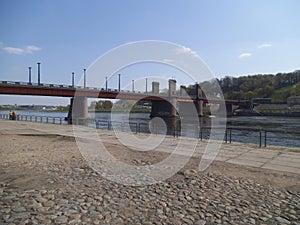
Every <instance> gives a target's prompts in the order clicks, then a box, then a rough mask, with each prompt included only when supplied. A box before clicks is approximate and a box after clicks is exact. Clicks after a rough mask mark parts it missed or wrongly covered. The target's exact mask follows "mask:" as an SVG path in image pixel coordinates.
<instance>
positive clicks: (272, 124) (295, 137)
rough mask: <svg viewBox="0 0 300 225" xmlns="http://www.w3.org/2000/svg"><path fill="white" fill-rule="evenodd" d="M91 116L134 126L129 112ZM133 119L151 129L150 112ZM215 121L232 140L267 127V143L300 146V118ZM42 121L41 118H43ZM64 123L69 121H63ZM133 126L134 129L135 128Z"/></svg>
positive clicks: (254, 139)
mask: <svg viewBox="0 0 300 225" xmlns="http://www.w3.org/2000/svg"><path fill="white" fill-rule="evenodd" d="M16 113H17V114H18V115H33V116H44V117H45V118H43V122H46V117H57V118H58V117H62V118H64V117H66V116H67V112H47V111H35V110H20V111H18V110H17V111H16ZM0 114H8V111H7V110H1V111H0ZM90 117H92V118H95V119H97V120H99V121H102V122H100V123H99V124H98V126H99V127H100V128H107V125H108V124H107V122H106V123H105V121H114V122H113V125H114V128H117V129H124V130H126V129H130V128H129V127H130V126H126V124H125V123H124V121H126V120H128V114H125V113H114V114H110V113H95V114H94V113H90ZM129 120H130V122H131V123H132V124H131V130H134V129H138V130H139V131H145V132H147V131H149V125H148V124H149V121H150V118H149V114H144V113H132V114H130V119H129ZM200 120H201V121H200V123H201V126H202V127H204V128H205V127H210V123H211V120H212V119H211V118H200ZM214 120H215V121H216V122H217V123H219V124H224V123H225V122H226V125H227V128H232V131H231V138H232V141H237V142H244V143H256V144H259V141H260V138H259V136H260V132H259V130H267V139H266V140H267V145H277V146H289V147H300V118H297V117H267V116H259V117H229V118H227V119H225V118H215V119H214ZM38 121H40V118H39V119H38ZM63 123H65V121H63ZM118 124H119V125H118ZM124 124H125V126H124ZM189 125H190V126H191V132H187V133H185V135H188V136H193V137H195V136H199V135H198V134H194V133H193V132H192V131H194V129H192V127H193V126H195V124H192V123H191V124H189ZM132 126H133V127H134V128H132ZM118 127H119V128H118ZM108 128H109V127H108ZM110 128H111V127H110ZM203 131H204V132H203V137H204V138H205V137H208V135H207V134H206V133H205V132H206V131H207V132H209V129H203ZM261 135H262V138H261V140H262V145H263V144H264V132H262V133H261ZM228 140H229V136H228Z"/></svg>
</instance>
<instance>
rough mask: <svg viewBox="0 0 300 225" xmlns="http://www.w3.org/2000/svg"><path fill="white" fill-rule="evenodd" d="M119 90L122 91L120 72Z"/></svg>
mask: <svg viewBox="0 0 300 225" xmlns="http://www.w3.org/2000/svg"><path fill="white" fill-rule="evenodd" d="M119 92H121V74H119Z"/></svg>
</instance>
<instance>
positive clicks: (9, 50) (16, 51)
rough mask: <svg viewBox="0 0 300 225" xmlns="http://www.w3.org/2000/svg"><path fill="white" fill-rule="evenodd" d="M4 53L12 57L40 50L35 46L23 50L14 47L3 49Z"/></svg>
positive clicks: (28, 46)
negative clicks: (12, 55)
mask: <svg viewBox="0 0 300 225" xmlns="http://www.w3.org/2000/svg"><path fill="white" fill-rule="evenodd" d="M2 49H3V50H4V51H5V52H7V53H9V54H14V55H22V54H32V53H33V52H36V51H40V50H42V49H41V48H40V47H38V46H35V45H27V46H26V47H24V48H15V47H3V48H2Z"/></svg>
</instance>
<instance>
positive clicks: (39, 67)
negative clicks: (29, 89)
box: [37, 62, 41, 85]
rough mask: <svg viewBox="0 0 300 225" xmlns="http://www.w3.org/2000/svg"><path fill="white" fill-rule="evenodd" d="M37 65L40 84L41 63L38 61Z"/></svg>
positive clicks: (39, 82)
mask: <svg viewBox="0 0 300 225" xmlns="http://www.w3.org/2000/svg"><path fill="white" fill-rule="evenodd" d="M37 65H38V85H40V84H41V63H40V62H38V63H37Z"/></svg>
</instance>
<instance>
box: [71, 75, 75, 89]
mask: <svg viewBox="0 0 300 225" xmlns="http://www.w3.org/2000/svg"><path fill="white" fill-rule="evenodd" d="M74 81H75V73H74V72H72V87H74V85H75V82H74Z"/></svg>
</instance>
